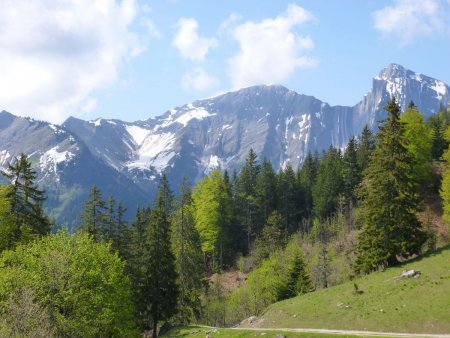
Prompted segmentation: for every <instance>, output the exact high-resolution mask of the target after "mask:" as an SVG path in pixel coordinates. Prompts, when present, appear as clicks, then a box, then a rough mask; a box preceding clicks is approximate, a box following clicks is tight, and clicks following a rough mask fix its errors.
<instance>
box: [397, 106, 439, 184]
mask: <svg viewBox="0 0 450 338" xmlns="http://www.w3.org/2000/svg"><path fill="white" fill-rule="evenodd" d="M400 121H401V122H403V123H404V124H405V139H406V149H407V150H408V152H409V153H410V155H411V157H412V160H413V164H412V173H413V176H414V179H415V180H416V181H417V182H428V181H430V179H431V178H432V175H433V171H432V168H431V159H432V132H431V130H430V128H428V126H426V125H425V123H424V122H423V115H421V114H420V113H419V111H418V110H417V107H416V106H414V104H413V103H411V104H410V105H409V107H408V108H407V109H406V110H405V111H404V112H403V114H402V115H401V117H400Z"/></svg>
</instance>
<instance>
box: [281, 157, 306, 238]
mask: <svg viewBox="0 0 450 338" xmlns="http://www.w3.org/2000/svg"><path fill="white" fill-rule="evenodd" d="M277 192H278V196H279V197H278V208H277V210H278V211H279V212H280V213H281V215H282V217H283V223H284V227H285V231H286V234H290V233H293V232H295V231H296V230H297V229H298V226H299V222H300V211H301V208H300V207H301V206H300V189H299V187H298V185H297V178H296V175H295V172H294V170H293V169H292V166H291V165H290V164H288V165H287V166H286V168H285V169H284V170H281V171H280V172H279V174H278V180H277Z"/></svg>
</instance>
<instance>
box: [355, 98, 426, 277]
mask: <svg viewBox="0 0 450 338" xmlns="http://www.w3.org/2000/svg"><path fill="white" fill-rule="evenodd" d="M385 110H386V111H387V113H388V116H387V118H386V119H385V120H383V122H384V123H383V125H381V126H380V127H379V128H380V131H379V133H378V134H377V143H376V148H375V150H374V151H373V153H372V156H371V158H370V162H369V166H368V168H367V170H366V172H365V177H364V184H363V187H362V190H361V195H362V215H363V222H364V224H363V229H362V233H361V234H360V236H359V244H358V248H357V259H356V265H355V270H356V271H357V272H370V271H373V270H376V269H378V268H379V267H386V266H390V265H393V264H396V263H397V257H405V258H406V257H409V256H410V255H413V254H417V253H419V252H420V249H421V246H422V244H423V243H424V241H425V239H426V238H425V233H424V231H423V230H422V228H421V224H420V222H419V221H418V219H417V217H416V214H415V212H416V211H417V203H418V197H417V184H416V183H415V182H414V180H413V175H412V159H411V156H410V154H409V153H408V150H407V148H406V138H405V127H404V125H403V123H401V122H400V107H399V106H398V104H397V102H396V101H395V98H392V100H391V101H389V103H388V105H387V106H386V108H385Z"/></svg>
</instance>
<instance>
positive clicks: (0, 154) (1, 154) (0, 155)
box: [0, 150, 11, 166]
mask: <svg viewBox="0 0 450 338" xmlns="http://www.w3.org/2000/svg"><path fill="white" fill-rule="evenodd" d="M10 158H11V154H10V153H9V152H8V151H7V150H1V151H0V166H3V165H5V164H6V163H8V160H9V159H10Z"/></svg>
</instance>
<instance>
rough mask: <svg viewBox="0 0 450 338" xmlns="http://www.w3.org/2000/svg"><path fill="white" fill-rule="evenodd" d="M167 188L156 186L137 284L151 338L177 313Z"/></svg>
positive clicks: (175, 277)
mask: <svg viewBox="0 0 450 338" xmlns="http://www.w3.org/2000/svg"><path fill="white" fill-rule="evenodd" d="M168 192H170V188H168V185H165V184H163V182H162V183H161V184H160V186H159V189H158V195H157V197H156V203H155V209H154V210H153V212H152V216H151V219H150V223H149V224H148V226H147V228H146V232H145V237H146V242H145V249H144V262H143V263H144V267H143V269H144V271H143V275H142V277H143V278H142V281H141V283H140V291H141V296H142V297H141V299H142V300H143V301H144V304H145V306H144V309H145V313H146V314H147V315H148V317H149V319H150V323H151V327H152V332H153V336H152V337H154V338H156V337H157V328H158V322H159V321H163V320H167V319H169V318H170V317H171V316H173V315H174V314H175V313H176V311H177V301H178V294H179V288H178V285H177V272H176V268H175V256H174V254H173V252H172V248H171V245H170V222H169V214H168V212H167V210H168V209H170V208H171V207H170V203H171V201H170V199H169V198H168V196H171V194H169V193H168Z"/></svg>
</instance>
